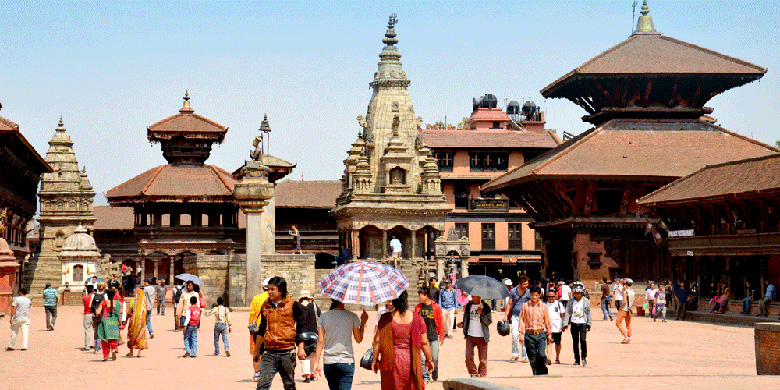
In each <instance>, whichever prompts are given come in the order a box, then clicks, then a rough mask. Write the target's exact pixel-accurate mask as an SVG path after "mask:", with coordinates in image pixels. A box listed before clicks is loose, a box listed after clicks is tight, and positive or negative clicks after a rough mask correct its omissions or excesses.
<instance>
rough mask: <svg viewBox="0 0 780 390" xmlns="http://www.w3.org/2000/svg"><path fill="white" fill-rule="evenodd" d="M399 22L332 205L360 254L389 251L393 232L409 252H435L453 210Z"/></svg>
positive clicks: (414, 255)
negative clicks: (416, 97) (415, 102)
mask: <svg viewBox="0 0 780 390" xmlns="http://www.w3.org/2000/svg"><path fill="white" fill-rule="evenodd" d="M395 24H396V19H395V16H391V17H390V22H389V23H388V29H387V32H386V33H385V38H384V39H383V40H382V42H384V43H385V47H384V48H383V49H382V52H381V53H380V54H379V58H380V61H379V69H378V71H377V72H376V73H375V74H374V80H373V81H372V82H371V83H369V85H370V86H371V87H372V88H373V90H374V92H373V95H372V96H371V100H370V102H369V104H368V111H367V113H366V117H363V116H362V115H361V116H358V122H359V124H360V126H361V128H362V129H361V131H360V133H359V135H358V138H357V140H356V141H355V142H354V143H353V144H352V148H351V149H349V151H348V152H347V153H348V155H349V156H348V157H347V159H346V160H344V165H345V170H344V176H343V177H342V185H343V191H342V194H341V196H339V198H338V200H337V201H336V207H335V208H334V209H333V210H332V211H331V213H332V214H333V215H334V216H335V218H336V221H337V223H338V229H339V233H340V242H341V244H342V245H345V246H346V247H347V248H349V249H350V250H351V253H352V255H353V257H354V258H358V259H374V260H380V259H384V258H386V257H388V256H389V255H390V249H389V241H390V239H391V238H392V237H394V236H395V237H397V238H398V239H399V240H400V241H401V243H402V246H403V255H402V256H403V258H404V259H412V260H417V259H422V258H423V257H425V256H427V255H431V254H432V251H433V240H434V239H435V238H436V237H437V235H438V234H440V233H441V232H442V231H443V230H444V217H445V215H446V214H447V213H448V212H449V211H450V208H449V206H447V204H446V203H445V200H444V195H443V193H442V191H441V178H440V176H439V169H438V165H437V163H436V159H435V158H434V156H433V153H432V152H431V150H430V148H428V147H427V146H426V145H425V144H424V143H423V142H422V139H421V136H420V132H419V128H420V124H421V122H422V119H421V118H419V117H417V116H416V115H415V113H414V107H413V106H412V101H411V99H410V97H409V91H408V90H407V87H408V86H409V83H410V81H409V79H407V77H406V72H404V70H403V68H402V67H401V61H400V59H401V53H400V52H399V51H398V48H396V46H395V45H396V44H397V43H398V39H397V38H396V33H395V30H394V27H395Z"/></svg>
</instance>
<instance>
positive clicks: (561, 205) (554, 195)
mask: <svg viewBox="0 0 780 390" xmlns="http://www.w3.org/2000/svg"><path fill="white" fill-rule="evenodd" d="M539 186H540V187H542V189H544V190H545V191H547V192H548V193H549V194H550V195H549V199H550V200H551V201H552V203H553V204H555V205H556V206H557V207H558V209H559V210H560V212H561V216H562V217H563V218H565V217H571V216H573V215H574V213H575V210H573V209H572V208H570V207H569V205H568V204H566V202H564V201H563V200H562V199H561V193H560V192H559V191H557V190H556V189H554V188H553V186H552V185H551V184H550V183H549V182H544V181H540V182H539Z"/></svg>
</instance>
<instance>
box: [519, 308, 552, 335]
mask: <svg viewBox="0 0 780 390" xmlns="http://www.w3.org/2000/svg"><path fill="white" fill-rule="evenodd" d="M519 325H520V334H521V335H522V334H524V333H525V332H538V331H540V330H546V331H547V335H550V333H551V332H552V324H551V323H550V313H549V312H548V310H547V305H545V304H544V303H543V302H542V301H541V300H540V301H539V302H537V303H536V304H533V303H532V302H531V301H528V302H526V303H524V304H523V308H522V309H521V310H520V324H519Z"/></svg>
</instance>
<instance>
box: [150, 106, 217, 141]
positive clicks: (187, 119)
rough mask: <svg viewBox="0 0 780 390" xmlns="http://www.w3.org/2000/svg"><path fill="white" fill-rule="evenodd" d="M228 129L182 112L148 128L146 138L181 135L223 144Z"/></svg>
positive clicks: (165, 137)
mask: <svg viewBox="0 0 780 390" xmlns="http://www.w3.org/2000/svg"><path fill="white" fill-rule="evenodd" d="M225 133H227V128H226V127H225V126H222V125H220V124H219V123H217V122H214V121H212V120H210V119H207V118H205V117H202V116H200V115H198V114H193V113H190V112H182V113H178V114H176V115H172V116H170V117H168V118H165V119H163V120H161V121H159V122H157V123H155V124H153V125H151V126H149V127H148V129H147V132H146V136H147V138H148V139H149V140H152V139H160V138H161V139H170V138H171V137H173V136H175V135H179V134H188V136H189V137H190V138H203V139H214V140H217V142H222V140H223V139H224V138H225Z"/></svg>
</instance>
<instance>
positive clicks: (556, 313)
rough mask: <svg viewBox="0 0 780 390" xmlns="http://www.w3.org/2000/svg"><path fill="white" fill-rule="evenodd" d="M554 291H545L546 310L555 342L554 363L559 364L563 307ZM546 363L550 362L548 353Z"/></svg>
mask: <svg viewBox="0 0 780 390" xmlns="http://www.w3.org/2000/svg"><path fill="white" fill-rule="evenodd" d="M557 298H558V297H557V296H556V295H555V291H550V292H548V293H547V302H545V304H546V305H547V312H548V313H549V314H550V324H552V333H551V336H552V342H553V344H555V364H561V360H560V357H561V335H562V334H563V316H564V314H565V308H564V307H563V305H562V304H561V303H560V302H559V301H558V299H557ZM547 364H548V365H549V364H550V354H547Z"/></svg>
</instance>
